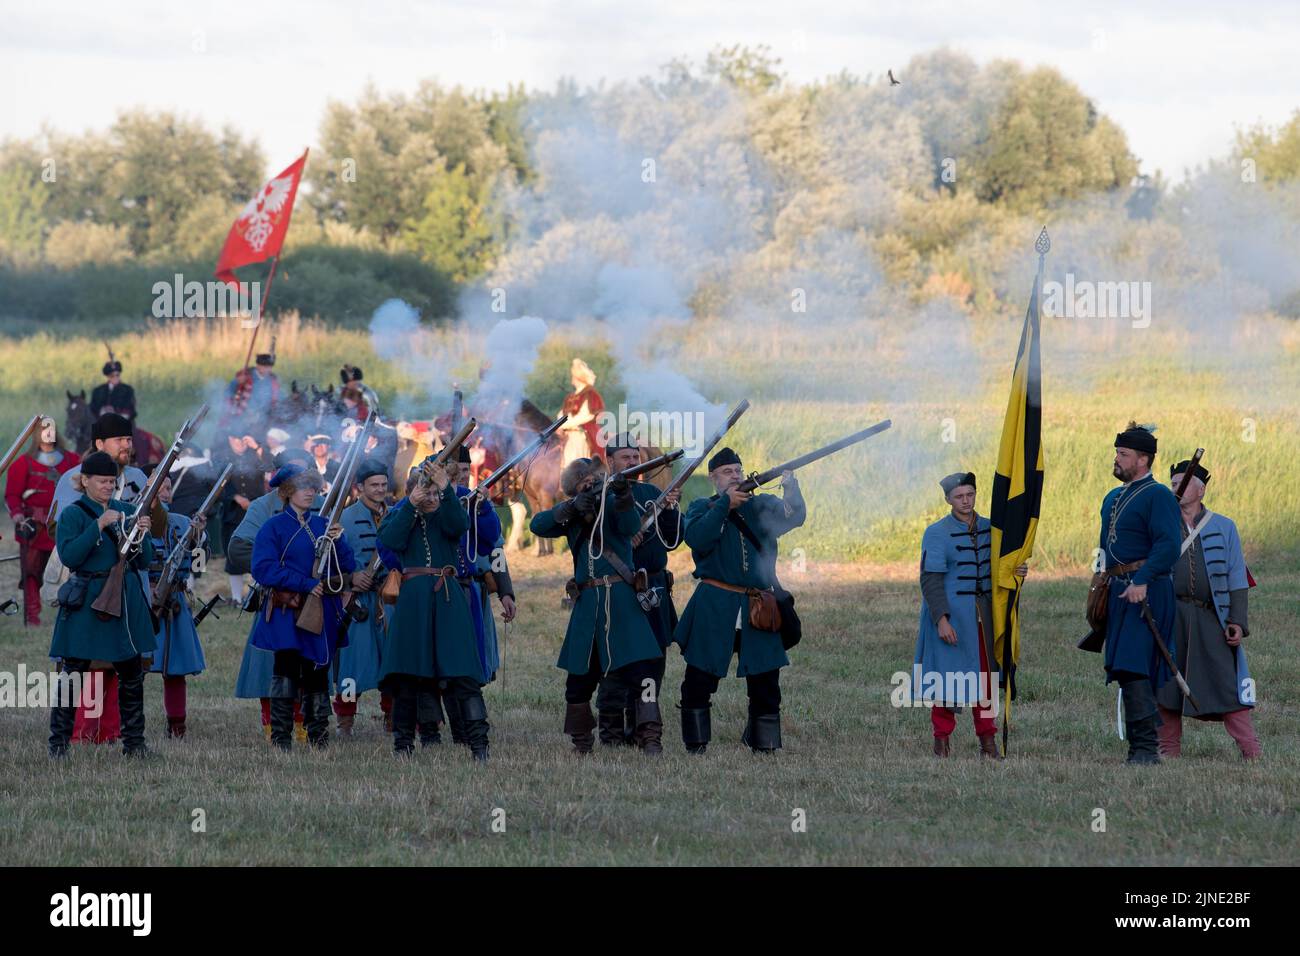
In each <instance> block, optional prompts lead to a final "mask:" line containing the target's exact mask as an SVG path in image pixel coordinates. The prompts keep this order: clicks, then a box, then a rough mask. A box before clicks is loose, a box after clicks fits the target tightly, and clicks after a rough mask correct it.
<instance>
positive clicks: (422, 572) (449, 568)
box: [402, 564, 456, 601]
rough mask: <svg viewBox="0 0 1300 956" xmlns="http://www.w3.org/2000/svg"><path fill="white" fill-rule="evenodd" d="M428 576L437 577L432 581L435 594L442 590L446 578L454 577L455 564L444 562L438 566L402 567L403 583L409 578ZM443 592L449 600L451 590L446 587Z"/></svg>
mask: <svg viewBox="0 0 1300 956" xmlns="http://www.w3.org/2000/svg"><path fill="white" fill-rule="evenodd" d="M428 577H433V578H437V579H438V580H436V581H434V582H433V593H434V594H437V593H438V592H439V591H441V590H443V587H442V586H443V584H444V583H445V582H446V580H447V579H448V578H452V579H454V578H455V577H456V567H455V565H451V564H444V565H443V566H442V567H440V568H403V569H402V583H403V584H405V583H406V582H407V581H409V580H411V578H428ZM445 593H446V596H447V600H448V601H450V600H451V590H450V589H448V590H447V591H446V592H445Z"/></svg>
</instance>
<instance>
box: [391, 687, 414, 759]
mask: <svg viewBox="0 0 1300 956" xmlns="http://www.w3.org/2000/svg"><path fill="white" fill-rule="evenodd" d="M418 712H419V703H418V698H417V696H416V692H415V689H414V688H410V687H403V688H402V689H401V690H399V691H398V692H397V696H396V697H395V698H393V753H395V754H396V755H397V756H399V757H406V756H410V755H411V754H412V753H414V752H415V724H416V721H417V719H418Z"/></svg>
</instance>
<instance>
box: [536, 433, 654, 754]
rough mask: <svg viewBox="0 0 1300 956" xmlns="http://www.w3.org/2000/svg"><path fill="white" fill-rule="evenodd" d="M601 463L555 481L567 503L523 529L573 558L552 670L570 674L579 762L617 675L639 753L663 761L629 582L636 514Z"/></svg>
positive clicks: (646, 648) (587, 461) (649, 641)
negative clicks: (563, 546)
mask: <svg viewBox="0 0 1300 956" xmlns="http://www.w3.org/2000/svg"><path fill="white" fill-rule="evenodd" d="M606 484H607V483H606V480H605V472H604V465H603V464H602V463H601V462H600V460H599V459H593V458H578V459H576V460H574V461H572V462H570V463H569V465H568V467H567V468H565V469H564V472H563V473H562V474H561V475H560V490H561V491H562V492H563V493H564V494H565V496H566V498H565V500H563V501H561V502H560V503H559V504H557V505H556V506H555V507H554V508H551V509H550V510H548V511H541V512H538V513H537V514H536V515H534V516H533V520H532V522H531V523H530V524H529V527H530V529H531V530H532V532H533V534H535V535H537V536H538V537H542V538H559V537H561V536H563V537H565V538H567V539H568V542H569V551H570V552H571V553H572V554H573V574H574V576H573V580H572V581H570V582H569V584H568V586H567V588H566V590H568V591H569V593H570V596H573V597H574V598H575V599H574V602H573V611H572V613H571V614H570V615H569V627H568V630H567V632H566V633H565V635H564V646H563V647H561V648H560V659H559V660H558V661H557V662H556V666H557V667H560V668H563V669H564V670H566V671H568V672H569V676H568V678H567V680H566V681H565V688H564V700H565V704H566V707H565V715H564V732H565V733H566V734H568V735H569V737H570V738H571V739H572V740H573V749H574V751H575V752H576V753H579V754H589V753H591V750H592V747H593V745H594V744H595V740H596V738H595V734H593V733H592V731H593V730H594V729H595V727H596V719H595V717H594V716H593V715H592V712H591V698H592V695H593V694H595V692H596V688H597V686H598V685H599V684H600V680H601V677H603V676H606V675H610V674H615V675H616V676H617V677H618V678H619V679H620V680H621V681H622V683H623V684H624V686H625V687H627V689H628V693H629V694H630V695H635V698H634V699H635V701H636V703H635V710H636V716H635V721H636V727H635V728H634V730H633V740H634V742H635V743H636V745H637V747H639V748H640V749H641V750H642V752H644V753H647V754H660V753H663V744H662V742H661V740H662V737H663V718H662V716H661V714H660V710H659V676H658V675H660V674H662V673H663V671H662V670H661V669H660V668H661V664H660V661H661V660H662V658H663V650H662V648H660V646H659V643H658V642H657V641H656V640H655V637H654V632H653V631H652V630H651V629H650V624H649V622H648V621H647V620H646V616H645V612H644V611H642V609H641V605H640V604H639V603H638V601H637V592H636V590H635V589H634V587H633V585H631V584H628V583H627V577H631V576H632V572H633V568H632V536H633V535H635V534H636V532H637V529H638V528H639V527H640V525H641V517H640V513H639V512H638V511H637V510H636V501H635V499H634V498H633V497H632V484H631V482H629V481H628V480H627V479H626V478H622V479H616V480H614V481H612V482H608V488H606Z"/></svg>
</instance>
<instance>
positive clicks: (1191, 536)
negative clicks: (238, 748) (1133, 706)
mask: <svg viewBox="0 0 1300 956" xmlns="http://www.w3.org/2000/svg"><path fill="white" fill-rule="evenodd" d="M78 503H80V502H78ZM1213 517H1214V512H1213V511H1211V510H1210V509H1209V508H1206V509H1205V514H1204V515H1202V516H1201V520H1200V521H1198V522H1196V527H1195V528H1193V529H1192V530H1191V531H1190V532H1188V534H1187V537H1185V538H1183V546H1182V549H1181V550H1180V551H1179V552H1178V556H1179V557H1182V556H1183V555H1184V554H1186V553H1187V549H1188V548H1190V547H1191V546H1192V542H1193V541H1195V540H1196V538H1197V536H1198V535H1199V534H1200V533H1201V532H1202V531H1203V530H1204V529H1205V525H1206V524H1207V523H1208V522H1209V520H1210V519H1211V518H1213Z"/></svg>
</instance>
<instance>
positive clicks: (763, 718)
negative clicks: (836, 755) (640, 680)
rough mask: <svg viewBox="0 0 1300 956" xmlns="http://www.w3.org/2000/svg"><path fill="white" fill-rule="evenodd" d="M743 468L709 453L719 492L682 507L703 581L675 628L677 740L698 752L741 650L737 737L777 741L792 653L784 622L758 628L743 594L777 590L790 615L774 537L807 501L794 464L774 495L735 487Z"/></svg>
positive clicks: (731, 457)
mask: <svg viewBox="0 0 1300 956" xmlns="http://www.w3.org/2000/svg"><path fill="white" fill-rule="evenodd" d="M744 477H745V472H744V468H743V467H741V461H740V456H739V455H737V454H736V453H735V452H734V451H732V450H731V449H730V448H724V449H722V450H721V451H720V452H718V453H717V454H716V455H714V456H713V457H712V458H710V459H709V481H711V482H713V487H714V488H715V489H716V494H714V495H712V496H711V497H709V498H699V499H696V500H695V501H693V502H691V506H690V508H688V509H687V511H686V520H685V525H686V543H687V544H688V545H690V548H691V558H692V559H693V560H694V561H695V571H694V575H695V577H696V578H697V579H698V580H699V582H700V585H699V587H697V588H696V589H695V593H694V594H692V595H691V599H690V601H688V602H687V604H686V609H685V610H684V611H682V619H681V621H680V622H679V623H678V625H677V630H676V632H675V635H674V636H675V639H676V641H677V643H678V644H679V645H680V646H681V649H682V656H683V657H684V658H686V676H685V678H684V679H683V680H682V690H681V694H682V701H681V709H682V742H683V743H684V744H685V745H686V749H687V750H688V751H690V752H691V753H703V752H704V750H705V748H706V747H707V746H708V743H709V740H710V739H711V737H712V730H713V728H712V722H711V720H710V716H709V707H710V700H711V698H712V696H713V694H714V692H715V691H717V689H718V682H719V680H720V679H721V678H723V677H726V676H727V671H728V669H729V668H730V667H731V658H732V656H733V655H737V654H738V655H739V662H738V663H737V665H736V676H737V677H743V678H745V685H746V691H747V692H748V695H749V720H748V722H747V724H746V726H745V731H744V734H743V735H742V737H741V740H742V742H744V743H745V744H746V745H747V746H749V747H750V748H751V749H752V750H754V751H755V752H756V753H759V752H761V753H771V752H773V751H776V750H779V749H780V748H781V668H782V667H785V666H786V665H787V664H789V663H790V658H789V657H788V656H786V653H785V642H784V641H783V639H782V633H781V631H777V630H766V629H762V628H759V627H755V625H754V623H753V622H752V621H751V619H750V615H749V613H748V608H749V604H750V601H749V598H748V596H747V595H749V594H751V593H752V594H755V595H757V594H758V592H761V591H768V592H772V593H773V594H775V595H777V596H778V597H779V598H781V601H780V603H781V605H782V606H781V614H782V620H783V624H784V625H785V626H790V625H791V624H792V623H793V622H792V621H791V620H790V618H793V616H794V605H793V602H792V601H790V600H789V598H788V594H787V593H786V592H785V591H784V589H782V588H781V587H780V584H779V582H778V581H777V579H776V549H777V539H778V538H780V537H781V535H783V534H785V533H787V532H788V531H792V530H794V529H795V528H798V527H799V526H800V525H802V524H803V523H804V519H805V518H806V517H807V514H808V509H807V506H806V505H805V504H804V500H803V494H802V493H801V492H800V490H799V483H798V482H797V481H796V480H795V478H794V475H793V474H791V473H790V472H786V473H785V474H784V475H783V476H782V488H783V491H784V493H783V495H782V497H780V498H778V497H777V496H776V495H755V494H753V493H751V492H747V491H740V490H739V487H738V486H739V485H740V483H741V481H742V480H743V479H744ZM795 620H796V621H797V618H796V619H795Z"/></svg>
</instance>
